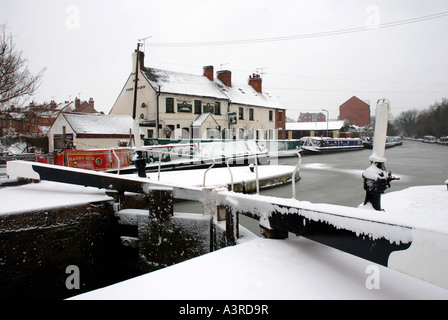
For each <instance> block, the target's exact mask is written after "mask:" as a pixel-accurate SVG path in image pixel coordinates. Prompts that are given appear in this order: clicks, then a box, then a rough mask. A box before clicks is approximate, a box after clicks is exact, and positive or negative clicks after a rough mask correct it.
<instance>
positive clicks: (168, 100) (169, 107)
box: [166, 98, 174, 113]
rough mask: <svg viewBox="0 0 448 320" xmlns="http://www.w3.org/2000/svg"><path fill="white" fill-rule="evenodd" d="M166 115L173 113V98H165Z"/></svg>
mask: <svg viewBox="0 0 448 320" xmlns="http://www.w3.org/2000/svg"><path fill="white" fill-rule="evenodd" d="M166 113H174V98H166Z"/></svg>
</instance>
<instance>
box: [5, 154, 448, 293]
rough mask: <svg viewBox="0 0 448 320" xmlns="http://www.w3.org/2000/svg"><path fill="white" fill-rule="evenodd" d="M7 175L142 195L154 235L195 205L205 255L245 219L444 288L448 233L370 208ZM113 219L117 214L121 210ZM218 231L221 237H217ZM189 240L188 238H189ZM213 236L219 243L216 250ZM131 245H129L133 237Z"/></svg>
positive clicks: (137, 181) (93, 179) (67, 171)
mask: <svg viewBox="0 0 448 320" xmlns="http://www.w3.org/2000/svg"><path fill="white" fill-rule="evenodd" d="M8 174H10V175H15V176H22V177H25V178H31V179H41V180H51V181H58V182H64V183H73V184H78V185H85V186H91V187H98V188H105V189H110V190H116V191H118V193H119V194H123V193H124V192H125V191H128V192H137V193H144V194H147V195H149V198H150V199H153V200H150V212H151V210H152V211H153V212H154V214H156V218H157V220H154V221H157V225H152V224H151V221H150V223H149V224H148V223H147V222H148V221H146V222H145V224H144V225H145V226H146V227H147V226H149V228H155V229H157V228H156V226H158V228H159V230H160V226H161V225H162V224H163V221H170V223H172V221H173V220H177V221H180V220H182V217H176V215H175V214H174V215H173V212H172V202H173V201H174V199H185V200H193V201H200V202H202V204H203V212H202V216H201V217H200V218H198V219H199V220H201V219H202V220H204V221H207V222H208V223H206V224H203V225H202V226H206V227H205V228H206V229H207V228H209V229H208V232H209V233H208V234H209V237H208V238H207V237H205V238H203V239H202V240H203V241H202V240H201V241H202V242H204V241H205V242H206V243H207V246H209V248H208V250H209V251H212V250H214V249H217V248H219V247H222V246H225V245H233V244H235V243H236V242H237V239H238V237H239V231H238V230H239V228H238V215H239V214H243V215H246V216H249V217H252V218H255V219H258V220H259V221H260V227H261V231H262V234H263V235H264V236H265V237H268V238H277V239H281V238H286V237H288V233H293V234H296V235H299V236H303V237H306V238H309V239H311V240H314V241H317V242H319V243H322V244H325V245H327V246H330V247H333V248H336V249H338V250H342V251H344V252H347V253H349V254H353V255H355V256H358V257H361V258H363V259H366V260H369V261H372V262H373V263H378V264H380V265H383V266H386V267H389V268H392V269H395V270H398V271H400V272H403V273H406V274H408V275H411V276H414V277H416V278H420V279H422V280H425V281H428V282H431V283H433V284H435V285H438V286H441V287H444V288H448V276H447V275H446V270H447V268H446V267H447V266H448V234H446V233H444V232H441V231H440V230H435V229H430V228H427V227H424V226H418V225H413V224H412V223H408V224H407V223H404V222H403V221H399V220H394V218H393V217H390V216H388V215H387V214H385V213H382V212H378V211H375V210H366V209H361V208H351V207H344V206H336V205H327V204H312V203H309V202H304V201H299V200H295V199H281V198H276V197H268V196H261V195H256V194H255V195H248V194H241V193H235V192H231V191H227V190H225V189H224V190H223V189H210V188H199V187H190V186H188V187H187V186H182V185H167V184H164V183H161V182H157V181H151V180H149V179H144V178H130V177H123V176H119V175H113V174H107V173H100V172H91V171H86V170H81V169H74V168H65V167H57V166H52V165H46V164H38V163H30V162H24V161H14V162H11V163H9V164H8ZM157 199H158V200H157ZM118 214H119V215H120V211H118ZM121 214H122V216H123V218H124V220H126V216H127V219H128V221H130V222H129V223H131V224H132V223H135V221H136V220H138V219H139V218H138V217H147V216H148V214H147V212H146V213H145V214H143V215H142V214H136V212H132V211H129V210H128V211H126V210H124V211H122V213H121ZM150 216H151V214H150ZM196 216H200V215H197V214H196ZM173 218H174V219H173ZM145 219H149V218H145ZM132 220H134V222H132ZM187 220H188V219H187ZM221 220H222V221H221ZM224 221H225V222H224ZM190 222H191V220H190ZM161 223H162V224H161ZM137 224H138V223H137ZM151 225H152V227H151ZM217 230H221V231H220V232H219V231H218V232H216V231H217ZM149 234H150V233H149ZM189 236H190V237H192V236H191V234H190V235H189ZM175 237H177V239H179V238H181V237H182V235H181V234H176V235H175ZM192 238H194V236H193V237H192ZM217 238H221V239H222V241H221V244H219V245H218V242H220V241H216V239H217ZM159 239H160V234H159ZM129 242H130V243H131V242H132V238H130V239H129ZM156 242H157V241H156ZM161 249H163V248H161ZM203 253H205V251H204V252H203ZM180 254H183V253H180ZM195 254H200V252H195ZM173 262H174V261H173Z"/></svg>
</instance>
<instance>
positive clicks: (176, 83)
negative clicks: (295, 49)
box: [143, 68, 284, 109]
mask: <svg viewBox="0 0 448 320" xmlns="http://www.w3.org/2000/svg"><path fill="white" fill-rule="evenodd" d="M143 74H144V75H145V77H146V78H147V79H148V81H149V82H150V83H151V85H152V86H153V88H154V89H155V90H159V87H160V91H161V92H163V93H173V94H185V95H193V96H200V97H210V98H215V99H224V100H230V101H231V102H232V103H234V104H242V105H251V106H258V107H269V108H282V109H284V106H283V104H282V103H281V102H280V100H279V99H278V98H277V97H275V96H273V95H271V94H270V93H268V92H263V93H259V92H257V91H256V90H255V89H254V88H253V87H252V86H251V85H249V84H237V83H232V86H231V87H227V86H226V85H225V84H224V83H222V82H221V81H220V80H219V79H215V80H214V81H210V80H209V79H208V78H207V77H205V76H203V75H194V74H189V73H182V72H175V71H167V70H161V69H155V68H145V69H144V71H143Z"/></svg>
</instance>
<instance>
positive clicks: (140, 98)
mask: <svg viewBox="0 0 448 320" xmlns="http://www.w3.org/2000/svg"><path fill="white" fill-rule="evenodd" d="M136 56H137V54H136V53H135V52H134V53H133V63H132V65H133V70H132V72H131V73H130V75H129V77H128V79H127V81H126V83H125V85H124V87H123V89H122V90H121V92H120V95H119V96H118V98H117V100H116V102H115V104H114V106H113V107H112V109H111V111H110V114H111V115H131V116H133V115H135V118H136V120H137V121H138V122H139V126H140V129H141V130H142V132H143V133H144V134H145V137H146V138H171V139H220V138H223V139H258V140H265V139H267V140H276V139H285V138H286V132H285V123H286V115H285V113H286V112H285V109H284V107H283V105H282V103H281V102H280V101H279V100H278V99H277V98H276V97H274V96H272V95H270V94H269V93H267V92H264V91H263V90H262V79H261V77H260V76H259V75H257V74H253V75H252V76H250V77H249V79H248V83H247V84H235V83H232V74H231V72H230V71H228V70H222V71H218V72H217V73H216V78H215V77H214V70H213V66H206V67H204V68H203V75H193V74H188V73H181V72H173V71H167V70H160V69H154V68H149V67H145V65H144V57H145V56H144V53H142V52H140V58H139V59H138V61H136ZM136 63H138V65H136ZM136 69H137V70H138V82H137V98H136V103H135V110H134V87H135V70H136Z"/></svg>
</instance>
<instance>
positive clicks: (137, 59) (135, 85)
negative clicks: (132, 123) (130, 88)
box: [132, 42, 140, 120]
mask: <svg viewBox="0 0 448 320" xmlns="http://www.w3.org/2000/svg"><path fill="white" fill-rule="evenodd" d="M136 54H137V56H136V58H135V80H134V105H133V108H132V118H133V119H134V120H136V118H135V117H136V113H137V86H138V62H139V60H140V42H138V43H137V50H136Z"/></svg>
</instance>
